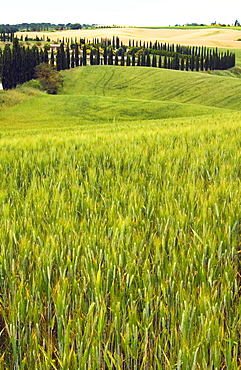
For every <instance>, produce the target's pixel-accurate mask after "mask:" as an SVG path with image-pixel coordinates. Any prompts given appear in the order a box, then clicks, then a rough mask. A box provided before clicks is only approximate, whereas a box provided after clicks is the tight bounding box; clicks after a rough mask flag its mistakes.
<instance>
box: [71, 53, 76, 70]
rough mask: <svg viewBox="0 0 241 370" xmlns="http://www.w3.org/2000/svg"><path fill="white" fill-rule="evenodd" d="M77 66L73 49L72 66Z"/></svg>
mask: <svg viewBox="0 0 241 370" xmlns="http://www.w3.org/2000/svg"><path fill="white" fill-rule="evenodd" d="M74 67H75V55H74V51H73V50H72V53H71V68H74Z"/></svg>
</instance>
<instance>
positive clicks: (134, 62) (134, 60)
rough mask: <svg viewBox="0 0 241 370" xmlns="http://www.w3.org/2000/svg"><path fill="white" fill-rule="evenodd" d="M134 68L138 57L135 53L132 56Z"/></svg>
mask: <svg viewBox="0 0 241 370" xmlns="http://www.w3.org/2000/svg"><path fill="white" fill-rule="evenodd" d="M131 64H132V67H135V65H136V56H135V53H133V54H132V63H131Z"/></svg>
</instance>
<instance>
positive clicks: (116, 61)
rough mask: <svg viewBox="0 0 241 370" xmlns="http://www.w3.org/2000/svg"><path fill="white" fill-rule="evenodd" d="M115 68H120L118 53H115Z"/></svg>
mask: <svg viewBox="0 0 241 370" xmlns="http://www.w3.org/2000/svg"><path fill="white" fill-rule="evenodd" d="M115 66H118V53H117V52H116V53H115Z"/></svg>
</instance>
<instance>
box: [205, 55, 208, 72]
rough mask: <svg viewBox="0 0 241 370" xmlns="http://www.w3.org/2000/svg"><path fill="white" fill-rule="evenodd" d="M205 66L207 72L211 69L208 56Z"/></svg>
mask: <svg viewBox="0 0 241 370" xmlns="http://www.w3.org/2000/svg"><path fill="white" fill-rule="evenodd" d="M204 65H205V71H208V68H209V59H208V56H207V57H206V59H205V62H204Z"/></svg>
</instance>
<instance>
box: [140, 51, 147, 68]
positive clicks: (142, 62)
mask: <svg viewBox="0 0 241 370" xmlns="http://www.w3.org/2000/svg"><path fill="white" fill-rule="evenodd" d="M145 65H146V58H145V54H144V53H142V54H141V66H142V67H145Z"/></svg>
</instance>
